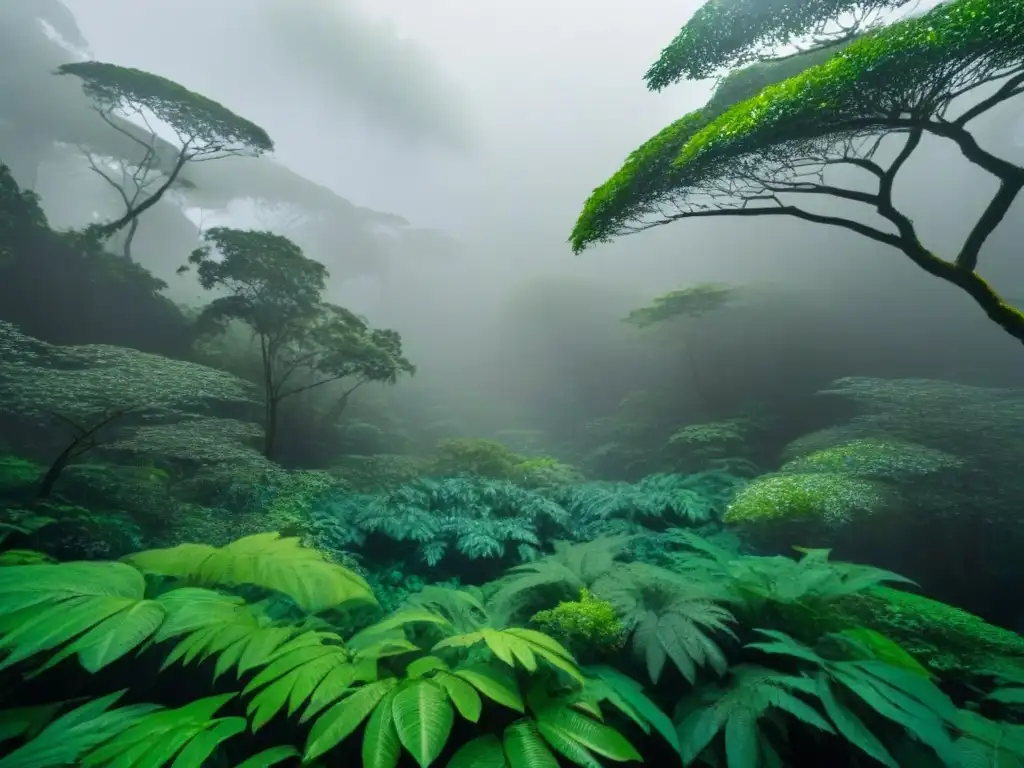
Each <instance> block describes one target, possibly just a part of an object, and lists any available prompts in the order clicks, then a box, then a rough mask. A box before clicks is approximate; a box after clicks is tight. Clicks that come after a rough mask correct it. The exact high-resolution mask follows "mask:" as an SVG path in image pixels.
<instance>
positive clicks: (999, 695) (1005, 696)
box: [985, 688, 1024, 705]
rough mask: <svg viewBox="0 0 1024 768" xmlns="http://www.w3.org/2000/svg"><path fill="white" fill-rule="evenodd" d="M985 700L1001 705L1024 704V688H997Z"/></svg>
mask: <svg viewBox="0 0 1024 768" xmlns="http://www.w3.org/2000/svg"><path fill="white" fill-rule="evenodd" d="M985 698H987V699H988V700H989V701H998V702H999V703H1000V704H1010V705H1015V704H1024V688H997V689H996V690H994V691H992V693H990V694H989V695H988V696H986V697H985Z"/></svg>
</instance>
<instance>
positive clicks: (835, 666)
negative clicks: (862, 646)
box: [747, 629, 956, 768]
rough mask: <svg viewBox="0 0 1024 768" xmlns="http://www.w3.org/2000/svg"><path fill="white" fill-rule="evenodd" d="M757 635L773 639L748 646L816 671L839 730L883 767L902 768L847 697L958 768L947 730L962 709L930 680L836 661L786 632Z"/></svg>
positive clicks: (875, 664)
mask: <svg viewBox="0 0 1024 768" xmlns="http://www.w3.org/2000/svg"><path fill="white" fill-rule="evenodd" d="M757 631H758V632H760V633H761V634H762V635H764V636H765V637H766V638H767V641H766V642H759V643H751V644H750V645H748V646H747V647H748V648H754V649H757V650H759V651H761V652H763V653H767V654H777V655H783V656H789V657H792V658H794V659H796V660H798V661H799V662H801V663H802V664H804V665H807V666H808V667H809V668H810V669H811V670H813V672H810V673H808V674H807V679H808V680H812V681H813V683H814V685H815V693H816V695H817V696H818V697H819V698H820V699H821V703H822V705H823V706H824V709H825V712H827V713H828V716H829V718H830V719H831V720H832V722H833V723H835V726H836V730H838V732H839V733H841V734H842V735H843V736H844V737H845V738H846V739H847V740H849V741H850V743H851V744H853V745H854V746H856V747H857V748H859V749H861V750H863V751H864V752H865V753H867V754H868V755H870V756H871V757H873V758H874V759H875V760H877V761H879V762H880V763H883V764H885V765H887V766H889V767H890V768H899V765H898V764H897V762H896V760H895V759H894V758H893V757H892V755H891V754H890V753H889V752H888V750H886V748H885V746H884V745H883V744H882V742H881V740H879V739H878V737H876V736H875V735H874V734H873V733H872V732H871V730H870V729H869V728H868V727H867V726H866V725H865V724H864V722H863V721H862V720H860V718H858V717H857V715H856V714H855V713H854V711H853V710H852V709H851V708H849V707H848V706H847V705H846V704H845V703H844V698H845V699H847V700H849V699H850V698H851V697H852V698H854V699H855V700H857V701H859V702H860V703H861V705H864V706H867V707H868V708H870V709H872V710H874V711H875V712H876V713H877V714H879V715H881V716H882V717H883V718H885V719H887V720H890V721H892V722H893V723H896V724H897V725H900V726H902V727H903V728H905V729H906V730H907V732H908V733H909V734H910V735H912V736H913V737H914V738H915V739H917V740H918V741H920V742H923V743H924V744H927V745H928V746H929V747H931V748H932V749H933V750H934V751H935V752H936V754H938V755H939V757H940V758H941V759H943V760H944V761H945V762H946V764H947V765H955V764H956V763H955V760H956V758H955V756H954V754H955V750H954V747H953V742H952V740H951V738H950V736H949V734H948V732H947V730H946V726H945V724H946V723H949V722H953V721H954V720H955V718H956V708H955V707H954V706H953V703H952V702H951V701H950V700H949V698H948V697H947V696H946V695H945V694H944V693H943V692H942V691H941V690H940V689H939V688H938V687H937V686H936V685H935V684H934V683H932V682H931V681H930V680H929V679H928V678H927V677H924V676H922V675H920V674H918V673H916V672H915V671H910V670H907V669H904V668H902V667H897V666H894V665H892V664H888V663H886V662H884V661H878V660H858V661H831V660H828V659H825V658H823V657H822V656H820V655H819V654H817V653H816V652H815V651H814V650H812V649H811V648H808V647H807V646H805V645H803V644H802V643H799V642H797V641H796V640H794V639H793V638H791V637H789V636H788V635H786V634H784V633H782V632H775V631H772V630H764V629H760V630H757Z"/></svg>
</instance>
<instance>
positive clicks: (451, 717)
mask: <svg viewBox="0 0 1024 768" xmlns="http://www.w3.org/2000/svg"><path fill="white" fill-rule="evenodd" d="M392 710H393V712H394V719H395V728H396V730H397V731H398V738H399V739H400V740H401V742H402V745H403V746H404V747H405V748H406V749H407V750H409V752H410V754H412V756H413V757H414V758H415V759H416V762H417V763H419V765H420V768H427V766H428V765H430V764H431V763H433V762H434V760H436V759H437V757H438V755H440V754H441V751H442V750H443V749H444V745H445V744H446V743H447V741H448V736H449V735H450V734H451V730H452V724H453V723H454V721H455V714H454V713H453V712H452V706H451V704H450V703H449V702H448V697H447V695H446V694H445V692H444V690H443V689H442V688H441V686H440V685H438V684H437V683H435V682H434V681H433V680H425V679H419V680H413V681H411V682H409V683H408V684H407V685H405V686H403V687H402V688H401V690H399V691H398V693H397V694H396V695H395V702H394V705H393V706H392Z"/></svg>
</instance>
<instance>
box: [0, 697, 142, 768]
mask: <svg viewBox="0 0 1024 768" xmlns="http://www.w3.org/2000/svg"><path fill="white" fill-rule="evenodd" d="M123 694H124V691H120V692H118V693H113V694H110V695H109V696H104V697H102V698H99V699H93V700H92V701H88V702H86V703H85V704H83V705H81V706H80V707H77V708H75V709H73V710H71V711H70V712H68V713H66V714H64V715H62V716H60V717H58V718H57V719H56V720H54V721H53V722H52V723H50V724H49V725H47V726H46V728H44V729H43V730H42V732H41V733H40V734H39V735H38V736H36V737H35V738H33V739H32V740H31V741H29V742H27V743H26V744H23V745H22V746H20V747H18V749H16V750H14V751H13V752H11V753H10V754H8V755H7V756H5V757H2V758H0V768H57V767H58V766H67V765H80V764H81V763H80V759H81V757H82V756H83V755H84V754H85V753H86V752H88V751H89V750H90V749H93V748H94V747H96V746H97V745H99V744H102V743H103V742H105V741H107V740H108V739H111V738H112V737H114V736H116V735H117V734H119V733H121V732H123V731H125V730H128V729H130V728H131V727H132V726H134V725H135V724H137V723H139V722H140V721H142V720H143V719H144V718H145V716H146V715H147V714H149V713H150V712H153V711H154V710H156V709H157V707H156V706H154V705H152V704H135V705H132V706H128V707H120V708H118V709H110V707H111V705H113V704H114V703H115V702H116V701H117V700H118V699H119V698H120V697H121V696H122V695H123Z"/></svg>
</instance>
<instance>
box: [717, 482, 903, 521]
mask: <svg viewBox="0 0 1024 768" xmlns="http://www.w3.org/2000/svg"><path fill="white" fill-rule="evenodd" d="M888 501H889V499H888V498H887V496H886V490H885V488H884V487H883V486H879V484H877V483H875V482H872V481H870V480H862V479H860V478H857V477H853V476H850V475H846V474H843V473H840V472H822V473H807V472H794V473H793V474H776V475H762V476H761V477H758V478H757V479H755V480H754V481H753V482H751V483H750V485H748V486H747V487H746V488H744V489H743V490H741V491H740V492H739V493H738V494H736V498H735V499H733V501H732V503H731V504H729V508H728V509H727V510H726V512H725V515H724V516H723V518H722V519H723V521H724V522H726V523H742V524H753V525H761V524H769V523H778V522H800V521H809V522H823V523H824V524H826V525H829V526H836V525H842V524H844V523H848V522H850V521H851V520H854V519H857V518H858V517H859V516H862V515H870V514H873V513H874V512H876V511H878V510H879V509H881V508H884V507H885V505H886V503H887V502H888Z"/></svg>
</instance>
